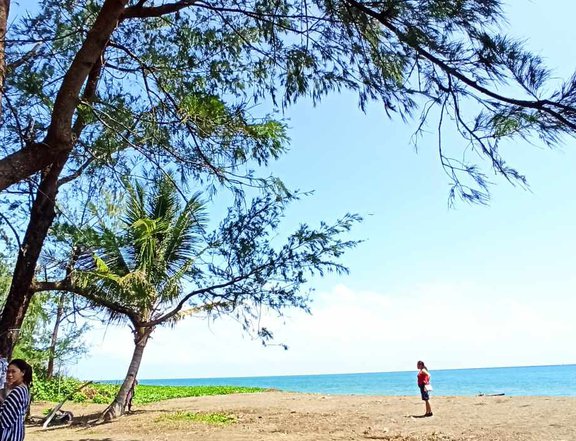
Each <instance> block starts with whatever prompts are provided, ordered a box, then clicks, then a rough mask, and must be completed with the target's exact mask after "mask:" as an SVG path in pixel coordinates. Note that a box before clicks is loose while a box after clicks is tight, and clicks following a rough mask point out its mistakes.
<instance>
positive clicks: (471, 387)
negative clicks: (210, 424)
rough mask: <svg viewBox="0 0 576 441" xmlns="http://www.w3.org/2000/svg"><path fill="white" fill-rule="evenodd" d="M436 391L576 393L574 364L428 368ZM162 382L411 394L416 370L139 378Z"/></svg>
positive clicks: (463, 393) (460, 393) (455, 393)
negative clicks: (266, 375) (262, 375)
mask: <svg viewBox="0 0 576 441" xmlns="http://www.w3.org/2000/svg"><path fill="white" fill-rule="evenodd" d="M430 373H431V375H432V385H433V387H434V392H433V393H434V395H443V396H446V395H448V396H473V395H479V394H505V395H516V396H576V386H574V378H576V365H575V364H571V365H560V366H531V367H503V368H481V369H450V370H431V371H430ZM140 384H150V385H164V386H199V385H212V386H218V385H231V386H253V387H262V388H271V389H279V390H283V391H292V392H308V393H318V394H336V395H413V394H414V393H417V392H418V389H417V387H416V371H409V372H374V373H362V374H326V375H287V376H275V377H230V378H181V379H142V380H140Z"/></svg>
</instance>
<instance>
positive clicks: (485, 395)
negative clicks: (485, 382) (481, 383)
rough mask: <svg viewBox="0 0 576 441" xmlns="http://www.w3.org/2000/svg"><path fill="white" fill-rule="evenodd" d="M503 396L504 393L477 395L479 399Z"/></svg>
mask: <svg viewBox="0 0 576 441" xmlns="http://www.w3.org/2000/svg"><path fill="white" fill-rule="evenodd" d="M504 395H506V394H505V393H503V392H502V393H499V394H483V393H479V394H478V395H477V396H479V397H503V396H504Z"/></svg>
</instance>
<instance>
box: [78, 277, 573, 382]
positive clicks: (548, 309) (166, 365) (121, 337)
mask: <svg viewBox="0 0 576 441" xmlns="http://www.w3.org/2000/svg"><path fill="white" fill-rule="evenodd" d="M485 290H486V288H485V287H479V286H465V285H458V284H453V285H451V284H428V285H420V286H414V287H413V288H412V289H409V290H406V291H405V292H401V293H387V292H377V291H355V290H353V289H351V288H348V287H346V286H344V285H338V286H335V287H334V288H333V289H332V290H331V291H329V292H322V293H318V295H317V296H316V299H315V302H314V304H313V308H312V311H313V314H312V315H308V314H305V313H303V312H300V311H291V312H290V313H289V314H288V317H284V318H280V319H279V318H276V317H273V316H265V317H263V318H262V324H263V325H264V326H267V327H270V328H271V329H273V330H274V331H275V336H276V340H277V341H279V342H283V343H286V344H288V346H289V348H290V349H289V350H288V351H283V350H281V349H280V348H279V347H274V346H271V347H263V346H262V345H261V344H260V343H259V342H258V341H255V340H253V339H251V338H250V337H249V336H246V335H245V334H243V333H242V332H241V329H240V326H239V325H238V324H237V323H235V322H234V321H232V320H229V319H228V320H227V319H223V320H218V321H216V322H214V323H210V324H208V323H207V322H206V321H201V320H194V319H191V320H187V321H185V322H182V323H180V324H178V325H177V326H176V328H174V329H169V328H161V329H158V330H157V331H156V332H155V333H154V336H153V339H152V340H151V341H150V343H149V345H148V348H147V350H146V353H145V356H144V361H143V364H142V367H141V373H140V376H141V377H142V378H193V377H214V376H250V375H284V374H305V373H331V372H366V371H390V370H409V369H413V368H414V364H415V362H416V360H418V359H424V360H426V362H427V363H428V364H430V365H431V366H434V368H435V369H439V368H458V367H481V366H497V365H500V366H502V365H520V364H552V363H568V362H574V361H575V360H576V351H575V350H574V349H572V348H573V347H574V346H573V340H574V337H575V336H576V325H575V324H574V322H573V321H572V317H571V315H572V314H571V311H574V308H575V307H576V300H574V299H573V297H570V296H568V295H566V293H562V292H560V293H549V294H547V295H546V296H541V297H537V296H534V295H531V296H522V295H512V294H509V293H506V292H502V293H499V292H496V291H494V290H492V291H491V292H490V293H489V294H486V291H485ZM102 332H103V331H102V330H98V331H95V333H94V334H93V341H94V342H100V343H99V344H97V345H96V346H95V347H94V349H93V351H92V357H91V358H90V359H88V360H86V361H82V362H81V363H80V364H79V366H78V368H77V371H76V373H77V374H78V375H79V376H81V377H83V378H91V377H94V378H101V379H104V378H118V377H121V376H122V375H123V374H124V371H125V369H126V367H127V366H128V362H129V359H130V355H131V351H132V341H131V335H130V333H129V331H128V330H127V329H123V330H120V329H116V328H108V329H107V331H106V336H105V338H103V337H102V335H103V334H102Z"/></svg>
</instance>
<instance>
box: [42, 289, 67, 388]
mask: <svg viewBox="0 0 576 441" xmlns="http://www.w3.org/2000/svg"><path fill="white" fill-rule="evenodd" d="M65 300H66V293H65V292H63V293H61V294H60V297H59V298H58V307H57V309H56V319H55V320H54V329H52V336H51V338H50V349H49V350H48V368H47V369H46V379H47V380H50V379H51V378H52V376H53V375H54V359H55V358H56V346H57V345H58V331H59V330H60V323H61V322H62V316H63V315H64V301H65Z"/></svg>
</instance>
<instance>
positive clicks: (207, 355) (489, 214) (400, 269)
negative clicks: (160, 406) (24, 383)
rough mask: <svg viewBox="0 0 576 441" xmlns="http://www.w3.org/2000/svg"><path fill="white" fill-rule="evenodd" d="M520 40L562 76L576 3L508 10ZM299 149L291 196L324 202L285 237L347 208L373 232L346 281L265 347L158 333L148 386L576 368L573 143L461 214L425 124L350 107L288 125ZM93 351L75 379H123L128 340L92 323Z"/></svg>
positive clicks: (299, 215)
mask: <svg viewBox="0 0 576 441" xmlns="http://www.w3.org/2000/svg"><path fill="white" fill-rule="evenodd" d="M506 13H507V16H508V18H509V32H510V33H511V34H513V35H515V36H518V37H524V38H526V40H527V43H528V46H529V47H530V48H532V49H533V50H534V51H535V52H536V53H539V54H541V55H543V56H544V58H545V60H546V62H547V63H548V64H549V65H550V66H552V67H553V68H554V70H555V73H556V74H557V75H558V77H563V78H566V77H568V76H569V75H571V73H572V69H576V56H575V55H576V53H575V52H576V49H574V45H573V44H572V42H573V41H574V39H575V37H576V30H574V28H573V24H572V22H571V18H572V17H574V14H575V13H576V6H575V5H574V4H573V3H572V2H571V1H570V0H557V1H555V2H546V1H544V0H532V1H525V0H522V1H509V2H508V3H507V6H506ZM286 117H287V118H288V119H289V125H290V127H291V130H290V135H291V138H292V142H291V151H290V152H289V153H288V154H287V155H286V156H285V157H284V158H282V159H281V160H279V161H278V162H277V163H275V164H274V165H273V166H272V167H271V171H272V172H273V173H274V174H276V175H278V176H280V177H282V178H283V179H284V181H285V182H286V183H287V184H288V186H289V187H292V188H299V189H301V190H314V193H313V194H312V195H311V196H310V197H307V198H304V199H303V200H301V201H300V202H299V203H298V204H296V205H295V206H294V207H292V208H291V209H290V210H289V218H288V219H287V223H286V224H287V225H286V228H290V227H293V226H295V225H297V224H299V223H300V222H309V223H311V224H315V223H317V222H319V221H320V220H321V219H324V220H331V219H332V220H333V219H336V218H337V217H339V216H341V215H343V214H344V213H346V212H354V213H359V214H360V215H362V216H363V217H364V222H363V223H362V224H361V225H359V226H358V227H357V228H355V230H354V231H353V236H354V237H355V238H358V239H363V240H364V242H363V243H362V244H361V245H360V246H359V247H358V248H356V249H355V250H352V251H351V252H349V253H347V254H346V256H345V257H344V258H343V263H344V264H345V265H347V266H348V267H349V268H350V271H351V272H350V275H348V276H329V277H327V278H325V279H314V280H312V281H311V284H310V286H311V287H313V288H314V289H315V294H314V301H313V303H312V314H310V315H309V314H305V313H303V312H301V311H289V312H288V313H287V314H286V316H285V317H283V318H282V319H278V318H275V317H269V316H266V317H264V318H263V325H265V326H268V327H270V328H272V330H273V331H274V333H275V336H276V341H277V342H278V343H284V344H286V345H288V347H289V349H288V350H283V349H282V348H281V346H267V347H264V346H262V345H261V344H260V342H259V341H258V340H254V339H252V338H251V337H250V336H248V335H246V334H243V333H242V331H241V327H240V325H238V324H237V323H235V322H234V321H232V320H227V319H221V320H218V321H216V322H210V323H208V322H207V321H204V320H199V319H193V318H192V319H189V320H186V321H183V322H181V323H179V324H177V325H176V327H175V328H174V329H169V328H160V329H158V330H157V331H156V332H155V333H154V335H153V338H152V340H151V341H150V343H149V344H148V347H147V349H146V352H145V354H144V358H143V362H142V365H141V368H140V373H139V376H140V378H149V379H154V378H201V377H237V376H261V375H295V374H321V373H348V372H384V371H402V370H411V369H414V368H415V363H416V361H417V360H420V359H422V360H425V361H426V364H427V365H428V366H429V367H430V368H431V369H452V368H472V367H489V366H518V365H545V364H566V363H576V345H574V340H575V338H576V321H574V319H573V315H574V314H573V311H574V310H576V296H575V295H574V293H575V292H576V271H574V268H573V267H574V264H575V260H574V257H573V256H574V250H575V249H576V235H575V234H574V233H575V230H576V199H575V198H574V196H573V192H574V189H575V188H576V174H575V173H574V169H575V166H576V142H575V141H574V140H566V142H565V143H564V145H563V146H562V147H561V148H558V149H555V150H549V149H548V148H546V147H543V146H538V145H536V146H533V145H529V144H527V143H526V142H522V141H518V142H515V143H512V144H510V145H507V146H506V149H505V150H504V152H503V155H504V156H505V158H506V159H507V162H508V163H510V164H511V165H513V166H515V167H516V168H518V169H519V170H520V171H521V172H523V173H524V174H525V175H526V176H527V178H528V180H529V184H530V189H529V190H524V189H522V188H519V187H514V186H512V185H510V184H509V183H507V182H506V181H504V180H503V179H501V178H498V177H496V176H493V177H491V179H492V181H493V182H494V183H495V185H494V186H492V188H491V191H492V198H491V201H490V203H489V205H488V206H479V205H469V204H466V203H464V202H458V203H457V204H456V206H455V207H454V208H451V209H450V208H448V203H447V202H448V191H449V182H448V180H447V178H446V176H445V175H444V173H443V171H442V169H441V166H440V163H439V160H438V157H437V154H436V140H435V138H434V136H430V137H425V138H424V139H423V140H422V141H421V142H420V144H419V149H418V152H416V151H415V149H414V148H413V146H412V144H411V136H412V133H413V131H414V128H415V123H413V122H408V123H406V124H405V123H402V122H401V121H399V119H398V118H395V119H394V120H393V121H390V120H389V119H388V118H387V117H386V116H385V114H384V112H383V111H381V109H379V108H378V106H376V105H373V106H370V107H369V109H368V112H367V113H366V114H364V113H362V112H361V111H360V110H358V107H357V104H356V100H355V98H354V97H352V96H350V95H340V96H331V97H329V98H327V99H326V100H324V101H323V103H321V104H320V105H318V106H317V107H313V106H312V105H311V104H310V103H300V104H298V105H296V106H295V107H294V108H292V109H290V110H289V111H288V113H287V114H286ZM87 344H88V345H89V347H90V352H89V355H88V356H86V357H85V358H83V359H81V360H79V362H78V364H77V365H76V366H74V367H73V368H72V369H71V370H70V372H69V373H71V374H73V375H75V376H77V377H79V378H82V379H94V380H100V379H117V378H122V377H123V376H124V375H125V371H126V369H127V366H128V363H129V359H130V355H131V349H132V340H131V335H130V332H129V330H128V329H127V328H116V327H113V326H108V327H95V328H94V329H93V331H92V332H91V333H90V334H89V336H88V338H87Z"/></svg>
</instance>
